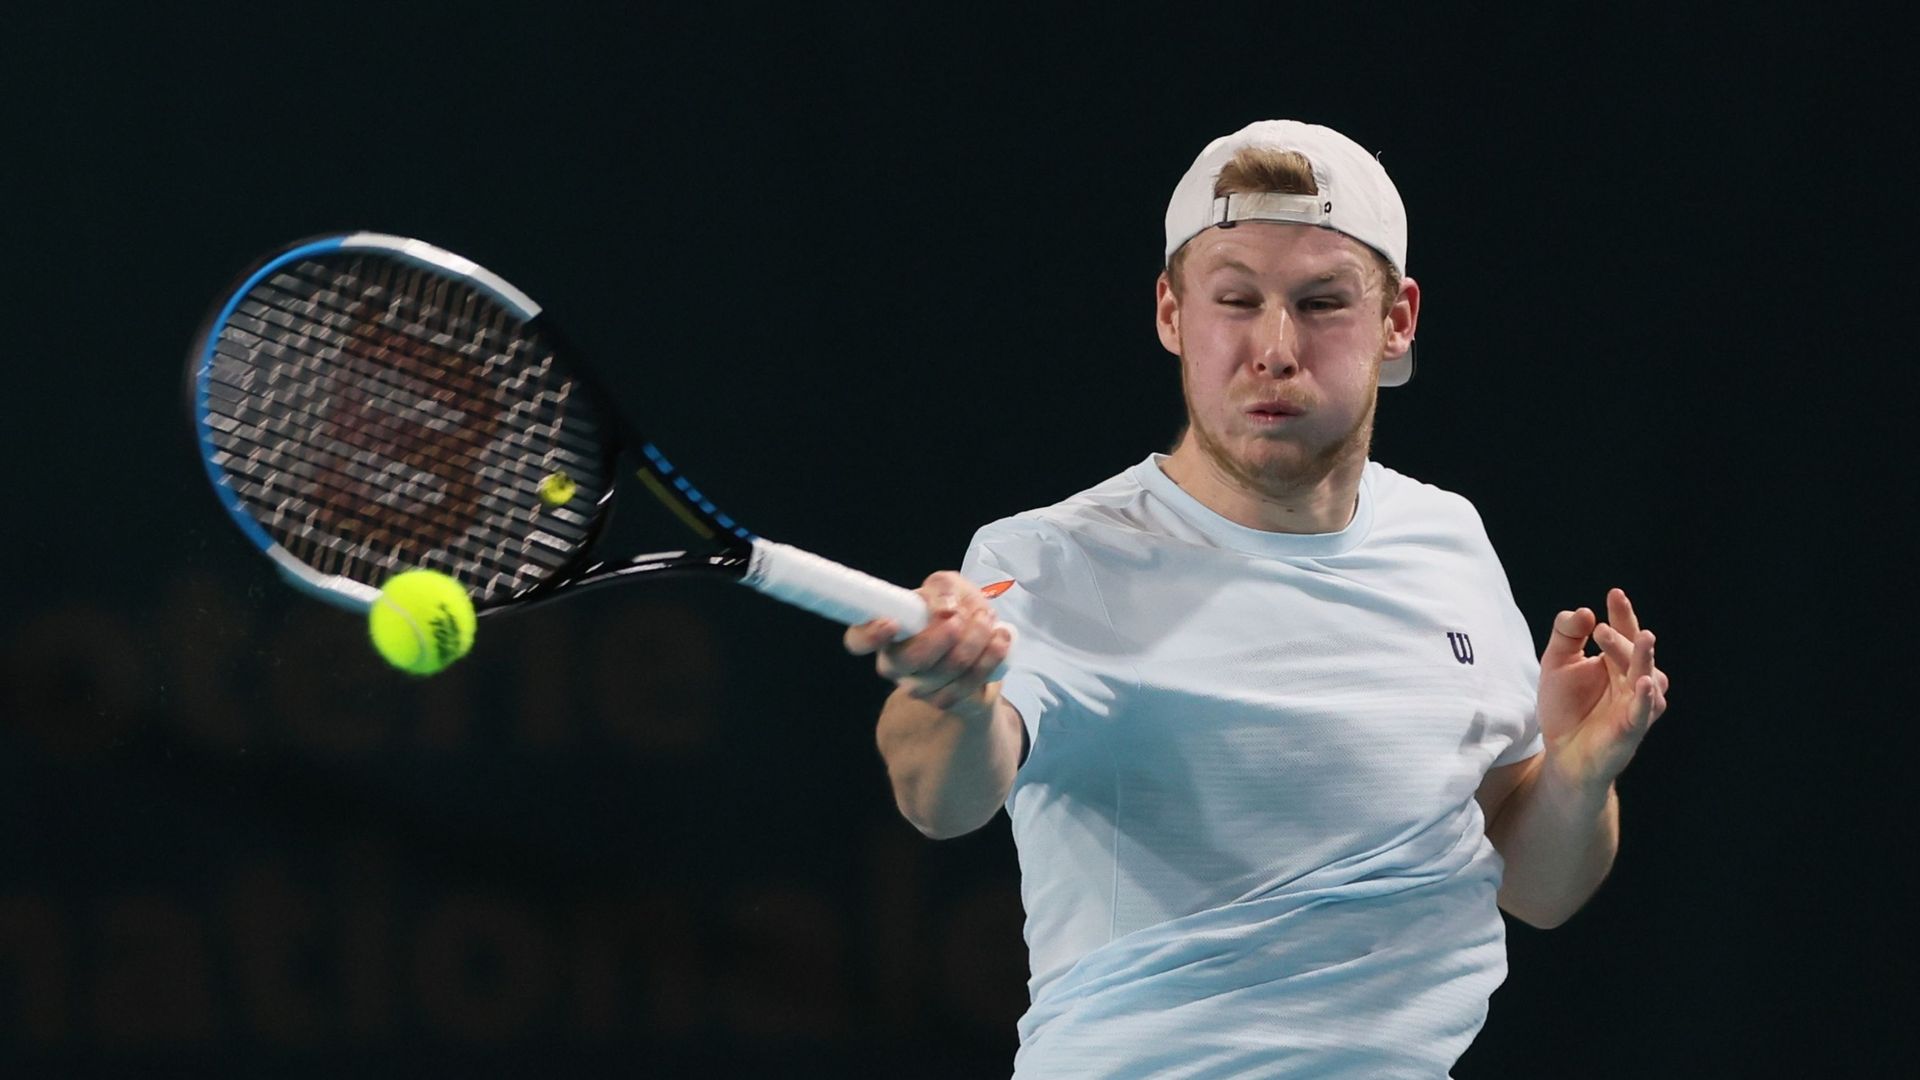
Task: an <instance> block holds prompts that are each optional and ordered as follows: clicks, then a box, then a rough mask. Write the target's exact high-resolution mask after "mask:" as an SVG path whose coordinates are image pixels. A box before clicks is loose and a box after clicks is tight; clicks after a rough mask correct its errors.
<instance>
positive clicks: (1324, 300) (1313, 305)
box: [1300, 296, 1347, 311]
mask: <svg viewBox="0 0 1920 1080" xmlns="http://www.w3.org/2000/svg"><path fill="white" fill-rule="evenodd" d="M1346 306H1347V303H1346V301H1345V300H1342V299H1341V298H1340V297H1338V296H1314V297H1309V298H1307V299H1305V300H1302V301H1300V308H1301V310H1303V311H1338V310H1340V309H1341V308H1343V307H1346Z"/></svg>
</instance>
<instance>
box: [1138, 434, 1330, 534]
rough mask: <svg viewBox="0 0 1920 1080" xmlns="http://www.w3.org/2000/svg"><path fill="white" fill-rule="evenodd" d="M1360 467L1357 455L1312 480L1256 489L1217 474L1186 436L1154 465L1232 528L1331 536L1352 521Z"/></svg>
mask: <svg viewBox="0 0 1920 1080" xmlns="http://www.w3.org/2000/svg"><path fill="white" fill-rule="evenodd" d="M1366 466H1367V461H1366V457H1365V456H1364V455H1361V456H1358V457H1355V458H1354V459H1353V460H1351V461H1343V462H1339V463H1337V464H1335V465H1334V466H1333V468H1332V469H1331V470H1330V471H1328V472H1327V473H1326V474H1325V475H1324V476H1322V477H1320V478H1319V479H1318V480H1311V481H1306V482H1303V483H1301V484H1299V485H1297V486H1291V487H1282V486H1280V485H1272V486H1268V485H1258V486H1256V485H1254V484H1250V483H1248V482H1247V481H1246V480H1244V479H1243V478H1241V477H1238V476H1235V475H1233V474H1232V473H1230V472H1229V471H1227V470H1226V469H1224V468H1222V467H1221V465H1220V464H1219V463H1218V462H1216V461H1214V460H1213V458H1212V457H1210V456H1208V454H1207V453H1206V452H1205V451H1204V450H1202V449H1201V448H1200V446H1199V445H1198V443H1197V442H1196V441H1195V439H1194V437H1193V434H1192V433H1191V432H1189V433H1188V434H1187V436H1186V438H1184V439H1182V440H1180V445H1179V446H1177V447H1175V448H1174V451H1173V453H1172V454H1170V455H1168V457H1167V459H1166V460H1165V461H1163V462H1161V463H1160V471H1162V472H1164V473H1166V474H1167V478H1168V479H1170V480H1172V481H1173V482H1174V483H1176V484H1178V485H1180V488H1181V490H1182V491H1185V492H1186V493H1187V494H1189V495H1191V496H1193V497H1194V498H1195V499H1197V500H1199V502H1200V504H1201V505H1202V506H1205V507H1206V508H1207V509H1209V510H1211V511H1213V512H1214V513H1216V514H1219V515H1220V516H1221V517H1223V518H1226V519H1227V520H1228V521H1231V522H1233V523H1234V524H1236V525H1244V526H1246V527H1247V528H1249V529H1259V530H1261V531H1263V532H1279V533H1334V532H1339V531H1340V530H1341V529H1344V528H1346V527H1347V525H1348V523H1350V522H1351V521H1352V520H1353V512H1354V508H1355V506H1356V505H1358V500H1359V494H1360V476H1361V474H1362V473H1363V472H1365V471H1366Z"/></svg>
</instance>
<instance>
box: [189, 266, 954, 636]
mask: <svg viewBox="0 0 1920 1080" xmlns="http://www.w3.org/2000/svg"><path fill="white" fill-rule="evenodd" d="M188 392H189V395H190V401H191V407H192V412H193V422H194V427H195V429H196V431H197V433H198V436H199V446H200V452H201V456H202V457H203V458H204V460H205V462H206V468H207V476H208V478H209V479H211V480H212V481H213V489H214V491H215V492H216V493H217V494H218V495H219V497H220V501H221V502H222V503H223V504H224V505H225V506H226V508H227V512H228V513H229V514H230V515H231V516H232V517H233V520H234V522H235V523H236V524H238V525H239V526H240V530H241V531H242V532H243V533H245V534H246V535H247V537H248V538H249V539H251V540H252V541H253V543H254V544H255V545H256V546H258V547H259V548H260V550H261V551H263V552H265V553H266V554H267V556H268V557H269V558H271V559H272V560H273V562H274V564H275V565H276V566H277V567H278V568H279V571H280V573H281V575H282V576H284V577H285V578H286V579H287V581H289V582H291V583H292V584H293V585H294V586H296V587H297V588H299V589H301V590H303V591H305V592H307V593H310V594H312V595H313V596H316V597H319V598H320V599H323V600H327V601H331V602H333V603H335V604H338V605H340V606H343V607H346V608H349V609H352V610H358V611H365V610H367V609H368V608H369V607H370V606H371V605H372V603H373V601H374V598H375V597H376V596H377V595H378V594H379V587H380V585H381V583H382V582H384V581H385V580H386V579H387V578H388V577H390V576H392V575H393V574H395V573H398V572H399V571H401V570H405V569H411V568H416V567H424V568H427V569H432V570H438V571H440V572H442V573H445V574H448V575H450V576H452V577H453V578H454V579H456V580H458V581H459V582H460V583H461V584H462V585H463V586H465V587H466V590H467V592H468V594H469V595H470V596H472V598H473V602H474V607H475V609H476V610H477V611H478V612H480V613H481V614H483V615H484V614H486V613H489V612H495V611H500V610H504V609H508V608H513V607H517V606H521V605H525V604H529V603H533V602H538V601H541V600H546V599H551V598H554V597H558V596H563V595H568V594H571V593H573V592H576V591H579V590H581V589H585V588H588V587H590V586H595V585H600V584H605V583H609V582H616V581H634V580H654V579H658V578H662V577H666V576H669V575H687V574H696V575H711V576H714V577H725V578H731V579H734V580H737V581H740V582H742V583H744V584H746V585H749V586H751V587H753V588H754V589H757V590H758V591H760V592H762V593H765V594H766V595H768V596H771V597H773V598H774V599H776V600H783V601H785V602H787V603H789V604H793V605H796V606H798V607H802V608H805V609H807V610H808V611H812V612H815V613H817V614H820V615H824V616H826V617H827V618H829V619H833V620H835V621H837V622H840V623H844V624H847V625H854V624H858V623H862V622H866V621H868V620H870V619H875V618H881V617H885V618H889V619H893V620H894V621H896V622H897V623H899V625H900V628H901V636H903V637H904V636H908V635H911V634H914V633H918V632H919V631H920V630H921V629H923V628H924V627H925V626H926V623H927V608H926V605H925V603H924V601H923V600H922V599H921V597H920V596H919V594H917V593H914V592H910V591H908V590H906V589H903V588H900V587H899V586H896V585H892V584H889V583H887V582H884V581H881V580H879V579H878V578H874V577H870V576H868V575H866V574H862V573H860V572H858V571H855V570H850V569H848V568H846V567H844V566H841V565H840V564H838V563H835V562H831V561H829V560H827V559H823V558H821V557H820V556H818V555H813V554H809V553H808V552H805V551H801V550H799V549H798V548H794V547H790V546H788V545H785V544H777V543H773V542H771V541H768V540H764V539H761V538H760V537H757V536H755V535H754V534H753V533H751V532H748V531H747V529H746V528H745V527H744V526H742V525H741V524H739V523H738V522H736V521H734V520H733V519H732V518H730V517H728V516H727V515H726V514H724V513H721V512H720V510H718V509H717V508H716V507H715V506H714V505H713V503H712V502H711V501H710V500H709V499H708V498H707V497H706V496H705V495H703V494H701V492H700V490H699V489H698V488H696V487H694V486H693V484H692V483H691V482H690V481H688V479H687V478H686V477H685V476H684V475H682V474H681V473H680V471H679V470H678V469H676V468H674V467H673V465H671V464H670V463H669V462H668V460H667V458H666V456H665V455H663V454H662V453H661V452H660V450H659V448H657V447H656V446H654V445H653V444H652V443H651V442H648V441H647V440H646V439H645V438H643V437H641V436H640V435H639V434H638V433H637V432H636V431H635V430H634V429H633V428H632V427H631V426H630V425H629V424H627V423H626V421H624V420H623V419H622V418H621V417H620V416H619V415H618V414H617V413H616V412H615V411H614V410H613V408H612V407H611V403H610V401H609V399H608V397H607V395H606V394H605V392H603V391H602V390H601V389H600V388H598V387H597V386H595V385H594V384H593V383H592V382H591V381H590V380H589V379H588V378H587V377H586V376H585V375H584V374H583V372H582V371H580V370H579V369H578V368H577V367H576V366H575V365H574V363H573V362H572V358H571V356H570V353H569V350H568V349H567V347H566V346H565V344H564V342H563V340H562V338H561V337H560V335H559V334H558V332H557V331H556V330H555V329H554V328H553V327H552V326H551V325H550V323H549V320H548V319H547V318H546V317H545V316H543V315H542V314H541V311H540V308H539V306H538V305H536V304H535V303H534V302H533V301H532V300H531V299H529V298H528V297H527V295H526V294H525V293H523V292H521V291H520V290H518V289H516V288H514V287H513V286H512V285H510V284H508V283H507V282H506V281H505V280H503V279H501V278H500V277H499V276H498V275H496V274H493V273H491V272H489V271H487V270H486V269H484V268H482V267H480V266H477V265H475V264H474V263H473V262H471V261H469V260H467V259H463V258H461V257H460V256H458V255H455V254H452V253H451V252H447V251H442V250H441V249H439V248H436V247H434V246H432V245H430V244H426V243H422V242H421V241H419V240H410V239H407V238H405V237H399V236H386V235H382V234H379V233H352V234H348V235H340V236H327V237H322V238H319V239H314V240H308V241H303V242H301V243H298V244H295V245H293V246H290V247H288V248H286V249H284V250H282V251H279V252H276V253H274V254H272V255H270V256H268V257H266V258H265V259H264V260H262V261H261V262H260V264H259V265H258V266H257V267H256V268H255V269H253V270H251V271H249V272H248V273H247V274H246V275H245V276H244V277H243V278H242V279H241V280H240V283H239V285H238V286H237V287H235V288H234V289H233V291H232V293H231V294H230V295H228V296H226V297H224V298H223V299H222V300H221V301H220V302H219V303H218V304H217V305H215V306H214V308H213V310H212V312H211V314H210V315H209V317H208V320H207V323H206V325H205V326H204V328H203V329H202V330H201V332H200V334H199V336H198V338H196V340H195V343H194V346H193V350H192V352H191V354H190V355H189V364H188ZM623 459H624V460H630V461H631V462H632V463H634V464H635V465H637V466H638V468H637V470H636V472H635V473H634V474H633V475H634V476H635V477H636V478H637V479H638V481H639V483H640V486H641V487H643V488H645V489H646V490H647V491H649V492H651V493H652V495H653V496H654V497H655V498H656V499H658V500H660V502H661V503H662V504H664V505H665V506H666V507H667V508H668V509H669V510H671V511H672V512H673V516H674V517H676V518H678V519H679V520H680V521H681V522H682V523H683V524H685V526H686V527H687V529H688V530H689V531H690V532H691V533H692V534H693V535H694V536H695V537H697V538H698V540H699V541H700V547H701V550H698V551H666V552H656V553H652V554H646V555H639V556H636V557H634V558H631V559H626V560H622V561H617V562H609V561H601V560H597V559H595V558H594V556H593V549H594V545H595V541H596V540H597V539H598V538H599V536H600V534H601V532H602V529H603V527H604V525H605V524H606V522H607V519H608V516H609V512H610V511H611V509H612V506H613V501H614V491H615V487H616V484H615V480H616V477H617V476H618V475H619V474H620V470H621V461H622V460H623Z"/></svg>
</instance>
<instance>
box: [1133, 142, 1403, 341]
mask: <svg viewBox="0 0 1920 1080" xmlns="http://www.w3.org/2000/svg"><path fill="white" fill-rule="evenodd" d="M1255 192H1272V193H1274V194H1278V195H1318V194H1320V184H1319V183H1318V182H1317V181H1315V180H1314V178H1313V162H1311V161H1308V160H1307V156H1306V155H1305V154H1302V153H1301V152H1300V151H1298V150H1277V149H1274V148H1273V147H1269V146H1246V147H1242V148H1240V150H1238V151H1237V152H1235V153H1234V155H1233V158H1232V159H1231V160H1229V161H1228V162H1227V163H1226V164H1225V165H1222V166H1221V167H1220V175H1219V176H1218V177H1217V178H1216V179H1215V180H1214V181H1213V197H1214V198H1216V199H1217V198H1219V197H1220V196H1222V195H1250V194H1253V193H1255ZM1361 246H1363V247H1365V245H1364V244H1363V245H1361ZM1367 252H1368V253H1369V254H1371V255H1372V256H1373V261H1374V263H1375V264H1377V265H1378V266H1379V267H1380V278H1381V284H1382V286H1383V288H1382V289H1381V292H1382V293H1383V294H1384V295H1383V297H1382V299H1381V303H1380V308H1381V313H1382V314H1385V313H1386V312H1388V311H1391V310H1392V309H1393V303H1394V301H1395V300H1397V299H1399V297H1400V272H1399V271H1397V270H1395V269H1394V268H1393V264H1392V263H1390V262H1388V261H1387V257H1386V256H1385V255H1382V254H1380V253H1379V252H1378V251H1375V250H1373V249H1372V248H1367ZM1186 261H1187V246H1186V245H1185V244H1182V245H1180V250H1178V251H1176V252H1174V253H1173V258H1171V259H1169V260H1167V287H1168V288H1170V289H1172V290H1173V295H1174V297H1175V299H1178V298H1179V296H1180V267H1181V266H1182V265H1183V264H1184V263H1185V262H1186Z"/></svg>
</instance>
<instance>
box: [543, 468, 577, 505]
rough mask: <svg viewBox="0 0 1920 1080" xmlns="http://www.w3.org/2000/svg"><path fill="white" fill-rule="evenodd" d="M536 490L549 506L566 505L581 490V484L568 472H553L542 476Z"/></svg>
mask: <svg viewBox="0 0 1920 1080" xmlns="http://www.w3.org/2000/svg"><path fill="white" fill-rule="evenodd" d="M534 490H535V491H536V492H538V493H539V495H540V501H541V502H543V503H546V504H547V505H548V506H565V505H566V504H567V502H568V500H570V499H572V498H573V496H574V493H575V492H577V491H579V490H580V485H579V484H576V483H574V482H573V477H571V476H568V475H567V474H566V473H563V472H552V473H548V474H547V475H546V476H545V477H543V478H541V480H540V484H539V486H537V487H535V488H534Z"/></svg>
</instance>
